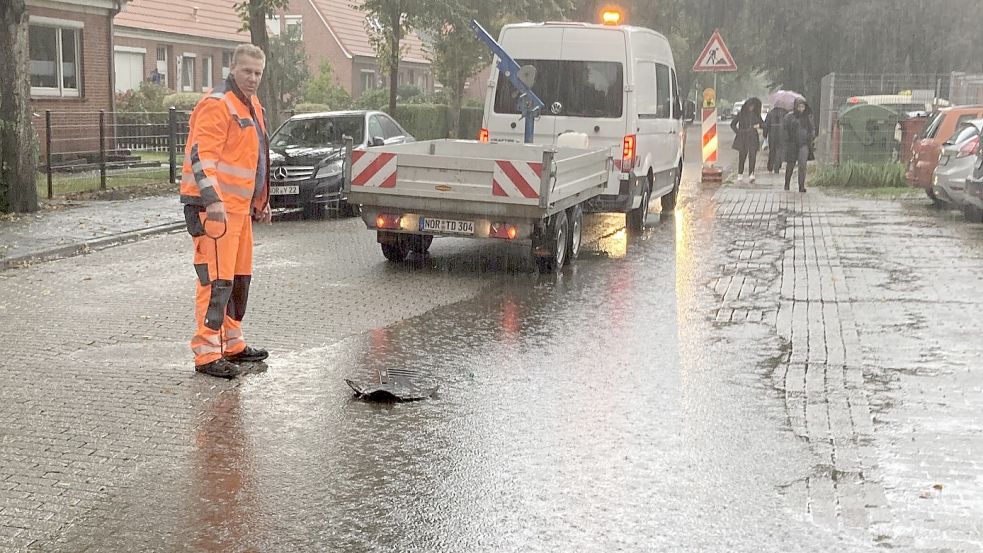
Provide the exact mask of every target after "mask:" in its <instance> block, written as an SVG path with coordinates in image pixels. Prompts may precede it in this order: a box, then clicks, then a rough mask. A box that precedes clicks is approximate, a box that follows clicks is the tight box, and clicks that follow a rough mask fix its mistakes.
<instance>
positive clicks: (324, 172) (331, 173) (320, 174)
mask: <svg viewBox="0 0 983 553" xmlns="http://www.w3.org/2000/svg"><path fill="white" fill-rule="evenodd" d="M341 170H342V163H341V160H340V159H339V160H337V161H332V162H331V163H329V164H327V165H325V166H324V167H321V168H320V169H318V170H317V175H315V176H314V178H315V179H329V178H331V177H337V176H338V175H340V174H341Z"/></svg>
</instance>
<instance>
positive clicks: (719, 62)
mask: <svg viewBox="0 0 983 553" xmlns="http://www.w3.org/2000/svg"><path fill="white" fill-rule="evenodd" d="M693 71H696V72H700V71H737V64H736V63H734V56H732V55H730V50H728V49H727V45H726V44H724V39H723V37H721V36H720V31H714V32H713V35H712V36H711V37H710V41H709V42H707V45H706V46H705V47H704V48H703V52H702V53H701V54H700V57H699V58H697V60H696V65H694V66H693Z"/></svg>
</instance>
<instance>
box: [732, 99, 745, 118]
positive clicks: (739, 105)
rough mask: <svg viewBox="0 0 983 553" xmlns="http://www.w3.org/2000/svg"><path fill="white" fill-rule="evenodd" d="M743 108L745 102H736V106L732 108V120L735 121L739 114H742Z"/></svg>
mask: <svg viewBox="0 0 983 553" xmlns="http://www.w3.org/2000/svg"><path fill="white" fill-rule="evenodd" d="M742 107H744V100H739V101H737V102H734V105H733V106H731V108H730V118H731V119H733V118H735V117H737V114H738V113H740V112H741V108H742Z"/></svg>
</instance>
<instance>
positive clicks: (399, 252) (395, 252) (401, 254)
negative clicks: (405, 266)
mask: <svg viewBox="0 0 983 553" xmlns="http://www.w3.org/2000/svg"><path fill="white" fill-rule="evenodd" d="M379 245H380V246H382V255H384V256H386V259H388V260H389V261H392V262H393V263H401V262H403V261H406V256H407V255H409V253H410V249H409V247H408V246H407V245H406V243H405V242H403V241H402V240H400V241H398V242H396V243H395V244H379Z"/></svg>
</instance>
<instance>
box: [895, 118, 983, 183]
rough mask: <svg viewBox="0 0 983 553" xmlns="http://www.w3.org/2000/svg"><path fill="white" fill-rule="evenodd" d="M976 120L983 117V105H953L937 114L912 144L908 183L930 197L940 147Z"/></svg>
mask: <svg viewBox="0 0 983 553" xmlns="http://www.w3.org/2000/svg"><path fill="white" fill-rule="evenodd" d="M979 118H983V105H976V106H954V107H950V108H943V109H941V110H939V111H938V112H936V113H935V115H934V116H933V117H932V119H931V120H930V121H929V122H928V124H927V125H926V126H925V130H923V131H922V133H921V136H920V137H919V138H918V139H917V140H916V141H915V143H914V144H913V145H912V148H911V151H912V156H911V161H910V162H909V163H908V170H907V173H906V175H905V176H906V177H907V179H908V183H909V184H910V185H911V186H915V187H918V188H922V189H924V190H925V192H926V193H927V194H928V196H929V197H932V194H933V193H932V174H933V173H934V172H935V168H936V167H937V166H938V164H939V158H940V157H941V156H942V144H944V143H945V141H947V140H949V139H950V138H952V135H953V133H955V132H956V129H958V128H960V127H962V126H963V125H964V124H966V123H968V122H969V121H971V120H973V119H979ZM932 199H933V200H934V199H935V198H932Z"/></svg>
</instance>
